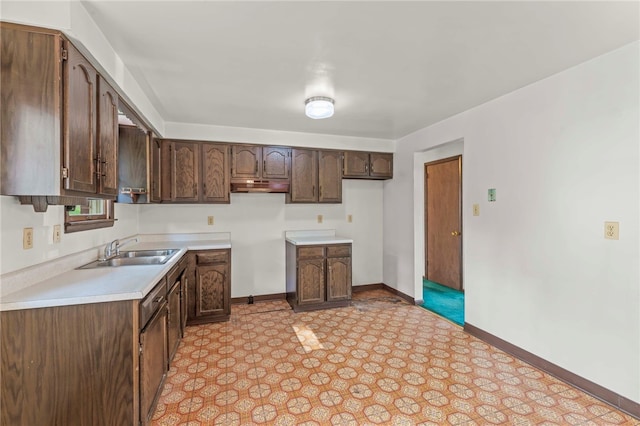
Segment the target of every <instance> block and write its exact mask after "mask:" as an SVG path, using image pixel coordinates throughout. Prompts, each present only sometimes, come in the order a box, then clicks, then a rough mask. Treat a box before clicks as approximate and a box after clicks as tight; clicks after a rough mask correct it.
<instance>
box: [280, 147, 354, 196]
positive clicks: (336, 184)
mask: <svg viewBox="0 0 640 426" xmlns="http://www.w3.org/2000/svg"><path fill="white" fill-rule="evenodd" d="M291 158H292V161H291V188H290V191H289V194H287V198H286V200H287V203H341V202H342V153H341V152H340V151H317V150H312V149H297V148H294V149H293V150H292V153H291Z"/></svg>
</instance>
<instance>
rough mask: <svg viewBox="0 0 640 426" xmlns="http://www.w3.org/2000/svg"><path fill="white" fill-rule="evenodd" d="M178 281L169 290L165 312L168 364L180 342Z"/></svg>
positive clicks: (179, 284)
mask: <svg viewBox="0 0 640 426" xmlns="http://www.w3.org/2000/svg"><path fill="white" fill-rule="evenodd" d="M180 290H181V283H180V281H178V282H176V283H174V285H173V288H172V289H171V291H170V292H169V296H168V297H167V298H168V305H167V306H168V308H169V309H168V312H167V351H168V354H169V360H168V364H171V360H172V359H173V355H174V354H175V353H176V349H178V343H180V328H181V324H180V321H181V317H180Z"/></svg>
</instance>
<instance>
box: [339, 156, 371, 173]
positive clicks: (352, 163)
mask: <svg viewBox="0 0 640 426" xmlns="http://www.w3.org/2000/svg"><path fill="white" fill-rule="evenodd" d="M343 162H344V173H343V176H344V177H346V178H365V177H369V153H368V152H361V151H345V152H344V160H343Z"/></svg>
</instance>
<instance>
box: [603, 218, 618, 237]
mask: <svg viewBox="0 0 640 426" xmlns="http://www.w3.org/2000/svg"><path fill="white" fill-rule="evenodd" d="M604 237H605V238H606V239H607V240H619V239H620V224H619V223H618V222H605V223H604Z"/></svg>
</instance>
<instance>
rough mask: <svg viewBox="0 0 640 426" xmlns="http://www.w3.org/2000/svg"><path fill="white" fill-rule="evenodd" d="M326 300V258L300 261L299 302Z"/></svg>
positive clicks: (302, 303) (310, 302)
mask: <svg viewBox="0 0 640 426" xmlns="http://www.w3.org/2000/svg"><path fill="white" fill-rule="evenodd" d="M324 301H325V281H324V259H309V260H299V261H298V304H299V305H305V304H312V303H322V302H324Z"/></svg>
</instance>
